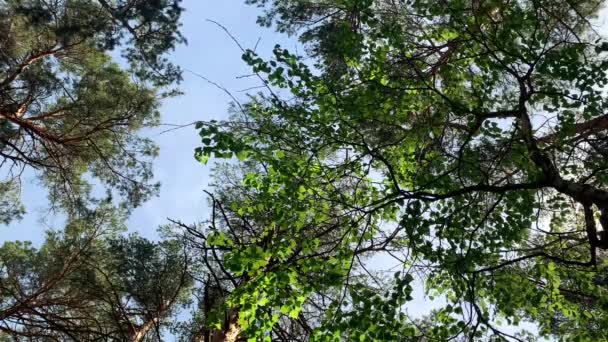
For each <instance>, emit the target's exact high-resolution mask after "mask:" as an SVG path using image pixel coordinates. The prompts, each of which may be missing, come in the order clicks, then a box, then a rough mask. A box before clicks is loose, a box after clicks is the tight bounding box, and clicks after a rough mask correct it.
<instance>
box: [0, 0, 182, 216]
mask: <svg viewBox="0 0 608 342" xmlns="http://www.w3.org/2000/svg"><path fill="white" fill-rule="evenodd" d="M180 13H181V8H180V7H179V1H178V0H175V1H173V0H166V1H165V0H162V1H140V0H127V1H122V0H121V1H105V0H102V1H80V0H69V1H39V0H31V1H30V0H28V1H13V0H8V1H1V2H0V36H2V39H1V40H0V158H1V159H0V163H1V164H0V168H1V170H2V177H3V178H2V180H1V181H0V182H1V183H0V191H1V193H2V197H3V198H7V199H8V198H10V200H9V201H8V202H7V203H6V204H5V202H4V201H3V202H2V204H0V210H1V212H0V218H1V220H2V221H3V222H5V223H6V222H8V221H10V220H11V219H12V218H16V217H19V215H20V214H21V213H22V211H23V207H22V206H21V204H20V203H19V196H18V192H19V189H20V185H21V184H20V182H21V175H22V174H23V172H24V171H26V172H27V170H34V171H35V173H36V175H37V176H38V177H39V178H40V180H41V183H43V184H44V185H45V186H46V187H48V189H49V192H50V199H51V202H52V203H53V204H54V205H58V206H63V207H72V208H73V207H75V206H77V205H82V204H83V202H84V203H86V201H87V197H88V195H89V193H90V192H91V186H90V182H89V181H88V180H90V179H91V178H93V179H96V180H98V181H100V182H101V183H103V184H105V185H107V187H106V188H107V189H108V190H109V191H110V190H111V191H114V192H116V193H117V194H118V195H119V196H120V197H121V198H122V203H123V204H124V205H125V206H127V207H132V206H138V205H140V204H141V203H142V201H144V200H145V199H146V198H148V197H149V196H150V195H152V194H155V193H156V191H157V185H155V184H153V182H152V174H151V164H150V162H151V159H152V158H153V157H154V156H155V155H156V154H157V151H156V147H155V144H154V143H153V142H152V141H150V140H149V139H146V138H142V137H140V136H138V135H137V131H138V130H139V129H140V128H142V127H145V126H150V125H155V124H157V123H158V120H159V114H158V111H157V107H158V99H159V97H160V96H161V94H160V93H159V92H158V90H159V88H158V87H164V86H168V85H170V84H172V83H173V82H175V81H177V80H179V78H180V73H179V69H178V68H177V67H175V66H174V65H172V64H171V63H169V61H168V60H167V59H166V57H165V56H164V54H165V53H166V52H168V51H169V50H171V49H173V48H174V47H175V45H176V44H178V43H181V42H183V41H184V39H183V38H182V36H181V35H180V33H179V31H178V28H179V23H178V19H179V16H180ZM114 49H120V50H121V51H122V56H123V58H124V61H125V63H126V64H127V67H122V66H121V65H119V64H118V63H117V61H114V60H112V58H111V57H110V54H109V53H110V52H111V51H112V50H114Z"/></svg>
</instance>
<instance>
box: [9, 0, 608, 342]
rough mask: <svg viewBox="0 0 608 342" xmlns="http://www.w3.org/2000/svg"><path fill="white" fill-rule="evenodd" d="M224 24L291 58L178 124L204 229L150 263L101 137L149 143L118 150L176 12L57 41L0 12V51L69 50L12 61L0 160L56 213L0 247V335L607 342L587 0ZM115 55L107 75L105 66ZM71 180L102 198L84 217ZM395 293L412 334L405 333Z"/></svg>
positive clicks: (152, 7) (598, 137) (285, 2)
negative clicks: (104, 187) (106, 194)
mask: <svg viewBox="0 0 608 342" xmlns="http://www.w3.org/2000/svg"><path fill="white" fill-rule="evenodd" d="M245 2H246V3H247V4H249V5H252V6H255V7H256V8H258V10H259V13H260V16H259V19H258V23H259V24H260V25H262V26H265V27H267V28H268V29H269V30H272V29H274V30H277V31H278V32H280V33H284V34H288V35H291V36H293V37H296V38H297V39H299V41H300V42H301V43H302V44H303V45H304V46H305V47H306V51H305V52H304V53H302V54H298V53H296V52H294V51H290V49H286V48H284V47H282V46H280V45H276V46H275V47H274V49H273V50H272V53H271V56H270V57H263V56H265V55H264V54H262V53H258V52H256V49H255V48H253V49H243V51H242V52H243V53H242V59H243V62H244V63H246V64H247V65H248V66H249V67H250V69H251V72H252V76H255V77H256V78H257V79H258V80H259V81H260V87H256V88H255V89H256V90H251V91H249V92H248V94H247V95H248V96H247V99H248V100H247V101H242V102H239V101H238V100H237V98H236V97H233V100H234V101H233V102H232V103H231V104H230V106H229V108H230V110H229V111H230V115H231V116H230V118H229V119H227V120H211V121H208V120H201V121H199V122H197V123H196V130H197V132H198V134H199V135H200V137H201V143H200V147H198V148H196V150H195V151H194V157H195V158H196V159H197V160H198V161H200V162H201V163H202V164H205V165H206V166H205V168H206V169H207V170H209V169H211V170H212V175H213V180H214V181H213V184H212V186H211V188H210V189H208V192H207V194H206V195H207V198H208V200H209V207H210V216H209V217H206V218H203V220H202V221H201V222H200V223H198V224H188V223H185V222H183V221H181V220H180V219H179V218H175V219H172V220H170V221H169V222H168V223H167V225H165V226H163V227H161V228H160V232H161V233H162V239H161V240H160V241H150V240H147V239H144V238H141V237H138V236H136V235H133V234H130V235H129V234H125V233H124V231H125V230H126V228H125V227H124V221H125V219H126V217H127V216H128V215H129V213H130V208H132V207H133V206H136V205H138V204H141V203H142V202H143V201H145V200H146V199H147V198H148V197H149V193H148V192H142V191H141V190H138V189H146V190H149V189H150V187H149V186H144V187H142V188H138V187H137V186H136V185H142V184H145V183H146V182H147V181H148V180H150V179H151V178H150V177H151V174H149V173H148V170H149V169H148V168H149V164H145V163H144V164H140V163H136V162H133V163H130V162H128V161H126V160H129V159H128V158H127V159H125V158H124V156H125V154H123V153H126V155H128V156H131V154H129V153H128V152H127V150H122V148H118V150H116V149H117V146H122V145H121V144H119V143H115V141H116V140H113V139H119V141H121V143H124V144H126V146H130V145H129V144H131V143H133V144H135V143H143V144H146V146H151V145H147V144H152V143H153V142H152V141H147V140H143V141H142V140H137V139H138V138H136V137H137V135H136V132H137V130H138V129H139V128H141V127H142V126H144V125H146V124H148V123H149V121H147V120H151V119H152V118H155V117H156V116H155V115H157V114H154V113H156V106H157V98H156V97H155V95H157V94H158V93H157V92H156V91H157V90H156V88H154V87H161V86H169V85H171V84H174V83H175V82H176V81H178V80H179V69H177V68H176V67H174V66H173V65H172V64H170V63H169V62H168V60H167V59H164V58H165V57H163V56H164V55H165V54H166V52H168V50H171V48H173V47H174V46H175V44H178V43H181V42H182V41H183V38H182V37H181V35H180V34H179V32H178V31H177V30H178V28H179V24H178V19H179V16H180V13H181V9H180V8H179V6H178V4H177V3H170V2H163V1H150V2H146V1H142V2H139V1H132V2H124V3H123V2H112V3H109V2H108V3H107V2H105V1H99V2H93V1H65V2H54V3H56V4H60V5H58V6H62V7H61V9H62V11H63V12H61V11H60V12H61V13H65V15H66V16H67V15H69V14H70V13H73V12H71V11H72V10H73V11H77V10H78V9H79V8H81V7H80V6H92V8H94V9H96V10H98V11H99V13H102V14H103V15H98V16H97V15H96V16H94V17H91V18H89V19H86V17H81V16H79V17H78V19H79V20H95V21H96V20H99V21H100V22H99V23H97V24H96V25H93V26H92V25H89V24H87V25H86V29H87V30H85V29H84V27H81V28H80V29H74V30H72V31H69V32H70V33H69V36H68V38H66V37H65V36H62V35H61V34H64V35H65V34H66V33H61V32H64V31H61V30H60V31H59V32H60V33H61V34H60V33H58V32H57V29H55V28H56V27H62V26H61V25H59V26H58V24H56V23H55V24H53V25H50V24H48V23H50V22H55V21H57V20H58V19H56V18H63V17H57V16H56V15H48V16H45V15H44V13H42V14H40V15H38V14H36V15H35V16H34V15H33V14H32V13H37V12H35V11H31V10H29V11H27V12H24V11H22V8H23V7H22V6H20V5H18V4H22V3H24V2H19V1H16V2H11V1H8V2H5V4H3V6H4V7H2V8H3V12H1V13H6V15H5V18H4V19H3V20H4V21H3V23H4V22H6V23H5V24H3V25H4V26H5V27H7V28H5V29H4V30H6V32H15V33H14V34H13V35H12V36H11V35H8V37H12V38H11V39H12V41H13V42H18V41H21V40H23V39H24V38H20V37H21V36H19V33H20V32H24V33H23V34H24V35H26V36H27V35H30V34H31V33H30V32H29V31H28V30H34V32H36V34H38V35H40V37H44V39H45V40H44V41H46V42H47V43H45V44H48V45H49V46H51V47H50V49H58V48H62V49H67V46H70V48H69V51H68V50H66V52H63V50H60V51H61V52H57V53H58V54H59V55H60V57H55V59H53V60H52V61H48V62H45V63H50V64H48V66H47V64H44V63H42V62H44V61H41V62H40V63H30V64H31V66H30V64H28V62H27V61H28V58H32V57H31V56H35V53H40V52H31V51H30V50H27V49H26V50H23V51H22V50H21V49H22V48H23V46H28V45H27V44H23V43H21V44H16V43H12V44H13V45H12V46H15V47H14V52H9V53H7V57H6V60H7V62H6V67H5V68H3V69H2V70H3V71H2V72H3V73H2V74H0V76H2V77H3V78H5V79H6V80H10V78H11V76H10V75H12V74H15V73H17V76H15V78H14V79H13V80H10V81H8V83H7V85H6V87H7V88H6V89H8V90H7V91H4V90H3V91H2V99H3V98H4V97H6V100H2V101H5V102H6V103H7V104H6V105H2V106H3V107H0V108H1V109H2V110H3V112H2V117H3V118H4V121H3V122H5V123H6V127H7V129H6V132H7V133H6V137H5V138H3V141H4V140H6V142H7V143H5V144H6V145H0V147H2V146H5V147H2V150H0V151H2V153H3V154H2V156H3V157H4V158H5V160H6V163H11V164H10V165H17V166H18V167H24V166H28V167H35V168H38V169H40V170H42V171H41V174H42V175H43V177H44V179H45V180H48V181H47V182H48V183H45V184H49V189H50V191H51V197H52V198H58V199H60V203H65V204H62V205H63V208H66V209H67V210H71V212H74V213H75V214H74V215H72V216H71V217H70V220H69V222H68V224H67V226H66V228H65V230H64V231H63V232H56V233H49V235H48V237H47V239H46V241H45V242H44V244H43V245H42V246H41V247H40V248H36V247H32V246H31V245H30V244H28V243H24V242H6V243H5V244H4V246H2V248H1V249H0V262H1V263H0V267H1V268H0V339H2V338H5V337H6V339H7V340H9V339H10V338H13V339H16V340H28V339H33V340H46V339H49V340H65V339H74V340H96V339H98V340H99V339H101V340H108V339H110V340H111V339H116V340H129V341H158V340H166V339H170V338H176V339H178V340H183V341H245V340H247V341H308V340H311V341H342V340H344V341H449V340H460V341H477V340H480V341H536V340H540V339H543V338H548V339H554V340H564V341H571V340H574V341H604V340H608V333H607V331H606V329H605V328H604V327H605V326H606V325H607V324H608V234H607V233H606V231H608V189H607V185H608V158H607V157H608V114H607V110H608V101H607V100H608V98H607V95H606V91H605V85H606V83H607V77H608V75H606V69H607V67H608V39H607V37H605V35H603V34H602V33H601V31H600V30H598V28H597V27H596V26H595V24H594V23H595V22H596V20H597V19H598V18H597V16H598V14H599V11H600V10H601V9H602V8H603V6H604V2H603V1H600V0H581V1H576V2H575V1H571V0H520V1H514V0H498V1H494V0H441V1H436V0H412V1H393V0H273V1H269V0H246V1H245ZM25 3H28V4H29V2H25ZM45 3H46V2H37V1H36V2H34V1H33V2H31V6H34V4H37V6H38V5H39V7H40V9H41V11H42V12H44V9H45V7H44V6H42V5H40V4H45ZM70 6H73V7H70ZM32 8H34V7H32ZM23 13H28V14H27V15H26V14H23ZM49 13H50V12H49ZM53 13H54V12H53ZM36 18H37V19H36ZM53 20H55V21H53ZM38 21H41V22H42V24H40V26H36V25H32V23H36V22H38ZM13 22H14V23H13ZM57 22H59V23H63V22H65V19H61V20H59V21H57ZM67 22H70V23H71V22H72V21H70V20H68V21H67ZM77 22H79V21H77ZM23 23H29V24H28V25H25V24H23ZM45 25H46V26H45ZM76 26H78V25H76ZM37 27H40V29H37ZM49 27H52V28H53V29H52V30H51V29H50V28H49ZM69 27H72V26H69ZM222 28H223V29H225V30H226V31H228V33H229V29H228V28H225V27H223V26H222ZM36 30H39V31H36ZM88 30H91V31H88ZM11 34H12V33H11ZM229 36H230V37H231V38H234V39H237V38H235V37H234V36H232V35H229ZM125 37H130V38H126V40H125ZM66 39H67V40H66ZM73 39H74V40H73ZM78 39H82V40H83V41H86V42H87V43H86V44H85V43H83V44H84V45H82V46H81V45H80V44H76V45H75V47H74V48H72V47H71V46H72V45H70V44H74V43H71V42H74V41H79V40H78ZM9 40H10V39H8V40H7V43H4V44H7V46H10V45H9V43H8V41H9ZM40 40H41V39H37V40H35V43H36V44H38V43H39V42H40ZM49 41H50V43H49ZM66 42H67V43H66ZM123 42H124V44H125V47H126V50H125V51H126V52H125V57H126V58H127V60H129V61H131V66H130V67H129V68H128V69H124V68H120V67H119V66H118V65H116V64H113V63H114V62H112V61H111V59H110V58H109V57H108V55H107V51H106V50H104V49H109V48H111V47H114V45H115V44H119V43H120V44H123ZM32 44H34V43H32ZM65 44H67V45H65ZM32 46H33V45H32ZM239 46H240V45H239ZM29 49H36V50H32V51H40V50H39V49H40V48H39V47H35V46H34V47H29ZM83 49H84V50H83ZM3 51H4V50H3ZM7 51H12V50H7ZM24 51H25V52H24ZM2 53H4V52H2ZM72 53H78V54H81V53H82V54H86V56H87V57H88V58H79V59H78V60H77V61H78V62H76V60H75V59H74V60H71V59H70V58H69V56H70V54H72ZM10 54H13V55H14V56H21V57H14V56H13V55H10ZM28 56H30V57H28ZM64 56H65V57H64ZM19 58H20V59H19ZM63 59H65V60H66V61H65V62H63ZM14 61H17V62H14ZM87 61H89V62H87ZM150 61H151V62H150ZM9 62H10V63H9ZM11 63H12V64H11ZM52 63H58V64H56V65H54V64H52ZM64 63H65V68H66V69H65V71H57V70H63V69H61V68H63V65H64ZM36 68H38V69H36ZM45 68H46V69H45ZM5 69H6V71H4V70H5ZM72 70H75V71H72ZM76 71H77V73H76V74H75V75H76V76H75V78H74V79H73V80H71V79H69V78H61V79H62V80H65V83H66V84H65V85H63V83H62V82H59V83H58V82H52V81H51V80H56V79H58V78H59V76H58V75H59V74H57V73H61V75H63V73H65V74H66V75H69V74H71V73H72V72H76ZM28 72H29V73H32V75H33V76H28V74H27V73H28ZM126 75H129V76H132V75H135V76H137V77H136V79H140V80H141V81H142V82H143V83H141V84H140V83H137V82H135V83H134V82H133V81H131V78H129V77H127V76H126ZM159 75H163V76H162V77H161V76H159ZM43 76H44V77H43ZM62 77H63V76H62ZM108 79H109V80H110V82H108V81H107V80H108ZM30 80H33V81H30ZM121 80H122V81H121ZM3 83H4V82H3V81H0V86H2V84H3ZM105 84H111V85H112V86H104V85H105ZM59 87H61V89H60V88H59ZM65 87H68V89H71V90H70V91H71V92H74V94H80V95H78V96H77V97H76V100H77V101H75V100H73V99H72V97H73V95H72V96H69V95H67V94H68V93H69V94H72V93H71V92H70V91H68V90H66V89H65ZM32 89H33V90H32ZM224 90H225V89H224ZM38 91H39V92H38ZM113 91H118V92H119V93H120V94H121V96H124V102H121V101H120V99H123V97H119V100H118V101H116V100H114V96H115V95H114V94H113V93H112V92H113ZM65 92H67V93H65ZM5 93H6V94H7V95H6V96H5V95H4V94H5ZM37 94H38V95H37ZM40 94H49V95H40ZM36 96H39V97H41V98H43V99H39V100H37V97H36ZM64 97H66V98H65V99H63V98H64ZM108 98H112V99H113V100H112V101H107V99H108ZM62 99H63V100H62ZM104 99H105V100H104ZM109 102H111V106H109V107H108V106H106V104H109ZM134 102H135V103H134ZM3 103H4V102H3ZM11 106H12V107H11ZM132 106H134V107H132ZM64 107H65V108H64ZM4 108H8V109H4ZM54 111H58V112H57V113H58V114H57V117H56V118H54V119H51V120H49V121H46V120H43V119H39V117H41V116H42V118H44V117H47V116H48V115H50V116H51V117H53V116H54V115H55V114H48V113H54ZM5 113H6V114H5ZM115 115H118V116H115ZM91 117H92V118H94V119H90V118H91ZM85 119H86V120H85ZM96 120H97V121H96ZM104 120H110V121H111V122H115V121H114V120H126V121H127V122H128V125H127V127H128V128H123V127H122V126H121V125H118V126H119V127H120V128H115V127H114V126H110V127H106V126H104V122H105V121H104ZM47 122H49V123H48V126H47ZM91 122H93V124H94V123H95V122H98V125H101V127H102V128H100V132H97V131H95V130H93V131H91V128H89V126H87V125H88V124H89V123H91ZM95 127H97V126H95ZM123 129H124V131H123ZM116 130H118V132H117V131H116ZM39 133H40V134H39ZM81 136H82V138H79V137H81ZM72 139H75V140H74V142H72ZM80 139H82V140H80ZM121 139H122V140H121ZM132 139H135V140H132ZM65 141H67V142H65ZM8 143H11V144H12V145H14V146H15V147H13V146H11V145H9V144H8ZM98 145H101V146H102V147H103V148H105V149H103V150H101V151H97V147H96V146H98ZM47 146H49V149H47ZM19 147H20V148H21V150H20V149H19ZM127 149H128V148H127ZM144 150H145V151H148V150H146V149H144ZM53 153H58V154H59V155H58V156H63V157H62V158H59V159H55V155H53ZM5 155H6V156H5ZM144 155H145V156H152V155H153V153H151V152H150V153H144ZM64 160H65V161H64ZM60 162H61V163H60ZM68 162H69V164H66V163H68ZM210 162H212V165H214V166H213V167H212V166H210V165H209V163H210ZM36 163H40V164H36ZM113 163H118V164H117V165H116V166H114V165H115V164H113ZM47 164H48V165H49V166H46V165H47ZM141 165H144V166H147V167H148V168H146V167H142V166H141ZM3 167H4V166H3ZM11 167H13V166H11ZM55 168H56V169H57V170H58V171H55ZM75 170H78V171H75ZM120 170H124V171H120ZM87 172H90V173H91V174H92V175H93V176H96V177H99V178H100V179H102V180H105V181H106V182H107V184H108V185H109V186H110V187H113V188H114V189H115V190H118V192H119V193H120V194H121V196H123V197H124V198H125V199H126V202H124V203H123V204H122V205H119V206H115V205H114V204H113V202H112V201H101V200H97V201H94V200H92V199H91V198H90V197H89V192H87V191H85V189H86V186H85V184H84V183H82V182H84V179H85V178H83V177H82V175H84V174H85V173H87ZM60 177H63V178H60ZM79 177H80V178H79ZM123 177H126V179H125V178H123ZM129 180H132V181H131V182H129ZM11 181H12V180H11ZM66 182H67V183H66ZM3 184H4V183H3ZM6 184H7V185H6V189H7V190H5V193H6V194H7V195H6V196H4V195H3V200H2V201H0V208H2V209H3V210H4V208H5V207H6V208H7V211H5V212H7V214H5V215H6V217H7V218H12V217H16V215H17V213H15V212H14V211H15V210H18V209H15V208H18V207H15V206H13V207H11V205H13V204H15V203H17V202H16V201H17V200H18V196H16V195H15V194H14V192H12V191H13V190H12V189H13V188H12V187H11V183H9V182H8V181H7V183H6ZM66 184H69V185H70V188H66V187H65V185H66ZM72 184H77V185H79V186H80V187H78V186H74V185H72ZM80 184H83V185H80ZM72 187H73V189H72ZM0 189H4V188H1V187H0ZM60 189H62V190H61V191H60ZM79 189H81V190H79ZM110 191H112V190H110ZM71 197H73V198H74V200H70V201H68V200H67V199H68V198H71ZM64 198H65V199H64ZM83 201H84V202H87V201H93V202H95V204H96V206H94V207H92V206H90V205H89V206H86V205H85V206H84V207H83V206H82V205H80V206H74V205H73V204H71V203H79V202H83ZM5 203H6V205H5ZM125 203H126V204H125ZM74 208H79V209H78V210H76V211H75V209H74ZM10 210H12V211H13V213H10ZM3 221H6V222H8V221H9V220H8V219H6V220H3ZM389 265H390V267H391V269H392V272H390V273H388V272H385V271H384V269H385V268H387V267H388V266H389ZM417 289H418V290H420V291H417ZM417 295H421V296H424V298H423V300H424V301H425V302H427V303H428V304H429V307H432V309H429V310H428V311H427V312H426V314H425V315H423V316H420V315H418V316H416V315H411V314H409V312H408V308H410V306H409V305H411V303H412V301H413V300H414V299H419V298H414V296H417ZM183 317H186V319H185V320H184V319H183ZM526 326H528V328H527V329H526V328H525V327H526ZM529 326H532V328H531V329H530V328H529Z"/></svg>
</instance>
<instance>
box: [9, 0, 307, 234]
mask: <svg viewBox="0 0 608 342" xmlns="http://www.w3.org/2000/svg"><path fill="white" fill-rule="evenodd" d="M183 7H184V8H185V9H186V11H185V12H184V16H183V18H182V23H183V27H182V33H183V34H184V36H185V37H186V38H187V40H188V44H187V45H183V46H179V47H178V48H177V49H176V51H174V52H173V53H172V54H171V59H172V60H173V62H174V63H176V64H178V65H180V66H181V67H182V68H184V69H187V70H191V71H193V72H195V73H198V74H200V75H203V76H204V77H206V78H208V79H210V80H212V81H213V82H216V83H218V84H220V85H221V86H223V87H225V88H227V89H228V90H230V91H231V92H232V93H233V94H234V95H235V96H237V97H241V98H244V93H243V92H240V90H243V89H246V88H248V87H251V86H253V85H258V83H252V82H255V81H254V80H252V79H237V77H238V76H241V75H245V74H248V73H250V69H249V67H248V66H247V65H245V63H244V62H243V61H242V60H241V51H240V50H239V48H238V46H236V44H235V43H234V42H233V41H232V40H231V38H230V37H229V36H228V35H227V34H226V33H225V32H224V31H223V30H222V29H221V28H220V27H218V26H217V25H216V24H213V23H211V22H209V21H207V19H210V20H214V21H216V22H218V23H220V24H222V25H224V26H225V27H226V28H228V29H229V30H230V32H231V34H232V35H233V36H235V37H236V38H237V39H238V40H239V42H240V43H241V44H242V45H243V46H244V47H245V48H253V47H254V46H255V45H256V42H258V39H260V40H259V43H258V45H257V51H258V52H259V53H260V54H261V55H269V54H270V53H271V51H272V48H273V47H274V45H275V44H277V43H280V44H281V45H282V46H284V47H286V48H290V49H295V47H296V40H295V39H290V38H288V37H286V36H285V35H279V34H277V33H275V32H274V31H273V30H272V29H268V28H263V27H259V26H258V25H257V24H256V17H257V15H258V14H259V13H261V12H260V9H258V8H256V7H252V6H247V5H245V4H244V0H221V1H212V0H184V1H183ZM183 76H184V80H183V82H182V84H181V85H180V89H181V90H182V91H183V92H184V95H182V96H179V97H175V98H171V99H168V100H166V101H165V102H164V103H163V105H162V107H161V115H162V122H163V123H170V124H186V123H191V122H193V121H197V120H211V119H217V120H221V119H222V118H225V117H226V114H227V108H228V104H229V102H230V98H229V97H228V96H227V95H226V94H225V93H224V92H223V91H222V90H220V89H218V88H217V87H215V86H213V85H211V84H209V83H207V82H206V81H204V80H202V79H201V78H199V77H197V76H195V75H193V74H192V73H190V72H188V71H186V72H184V75H183ZM168 128H170V127H166V126H161V127H158V128H154V129H151V130H148V131H146V132H145V134H146V135H148V136H150V137H151V138H152V139H154V140H155V141H156V143H157V144H158V145H159V146H160V156H159V158H158V159H157V160H156V161H155V165H154V171H155V172H154V173H155V177H156V179H157V180H159V181H160V182H161V184H162V188H161V193H160V196H159V197H157V198H153V199H152V200H150V201H149V202H147V203H145V204H144V205H143V206H141V207H139V208H137V209H136V210H135V211H134V212H133V214H132V215H131V217H130V219H129V221H128V227H129V230H130V231H132V232H138V233H139V234H141V235H143V236H145V237H149V238H155V237H157V234H156V229H157V227H158V226H159V225H162V224H165V223H167V218H168V217H170V218H174V219H179V220H182V221H184V222H187V223H192V222H196V221H200V220H203V219H205V218H206V217H207V213H208V207H207V202H206V198H205V194H204V193H203V190H204V189H205V188H206V187H207V184H208V181H209V173H210V166H203V165H201V164H200V163H198V162H196V161H195V160H194V158H193V150H194V148H195V147H197V146H199V144H200V138H199V136H198V134H197V131H196V130H195V129H194V127H193V126H189V127H185V128H181V129H179V130H175V131H172V132H168V133H163V134H160V133H161V132H162V131H164V130H167V129H168ZM22 191H23V193H22V198H23V202H24V204H25V205H26V207H27V209H28V214H27V215H26V217H25V218H24V219H23V220H21V221H19V222H14V223H12V224H11V225H9V226H8V227H7V226H4V227H0V242H2V241H6V240H31V241H33V242H34V243H36V244H37V243H40V242H42V240H43V239H44V231H45V230H46V229H48V228H55V229H61V228H62V227H61V224H62V222H61V220H60V219H58V218H56V217H53V216H52V215H48V214H47V211H46V209H47V208H48V202H47V200H46V190H45V189H43V188H41V187H39V186H37V185H36V184H35V179H34V177H33V175H32V174H31V173H29V174H28V175H25V177H24V179H23V189H22Z"/></svg>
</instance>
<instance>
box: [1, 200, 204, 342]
mask: <svg viewBox="0 0 608 342" xmlns="http://www.w3.org/2000/svg"><path fill="white" fill-rule="evenodd" d="M121 220H122V218H121V217H120V215H117V213H115V212H114V210H112V209H111V208H105V209H100V210H98V211H96V212H95V213H91V215H90V216H88V217H82V218H80V219H74V220H72V221H71V222H70V223H69V224H68V225H67V226H66V228H65V229H64V230H63V231H62V232H50V233H49V235H48V237H47V240H46V241H45V243H44V244H43V245H42V246H41V247H40V248H34V247H32V246H31V244H28V243H23V242H6V243H5V244H4V245H3V246H2V247H0V338H1V337H11V338H13V340H16V341H27V340H39V339H42V340H67V339H70V340H76V341H97V340H99V341H101V340H121V341H133V342H137V341H160V340H162V336H163V335H164V334H166V333H167V332H168V331H169V330H168V329H170V328H171V327H172V324H173V320H174V319H175V315H176V314H177V313H178V312H179V307H180V305H183V304H185V303H186V302H187V301H188V300H190V293H191V292H190V289H191V285H192V278H191V277H190V273H189V271H188V267H189V262H188V260H189V256H188V255H187V254H186V251H185V250H184V248H183V245H182V244H181V243H180V242H179V241H175V240H165V241H162V242H152V241H149V240H146V239H143V238H140V237H137V236H135V235H129V236H128V237H122V236H120V235H119V234H118V233H120V228H121V227H122V225H121Z"/></svg>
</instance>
